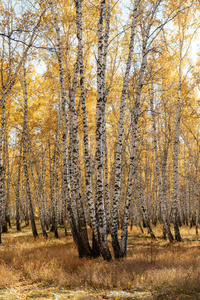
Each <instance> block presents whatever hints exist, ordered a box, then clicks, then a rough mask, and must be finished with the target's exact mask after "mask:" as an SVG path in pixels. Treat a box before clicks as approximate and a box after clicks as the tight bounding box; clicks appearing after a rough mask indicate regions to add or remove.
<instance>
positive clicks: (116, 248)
mask: <svg viewBox="0 0 200 300" xmlns="http://www.w3.org/2000/svg"><path fill="white" fill-rule="evenodd" d="M139 3H140V0H136V1H135V3H134V9H133V20H132V25H131V37H130V43H129V54H128V60H127V63H126V71H125V77H124V82H123V89H122V95H121V103H120V116H119V124H118V140H117V146H116V152H115V183H114V198H113V202H112V212H111V215H112V225H111V235H112V246H113V250H114V255H115V258H119V257H120V246H119V242H118V236H117V219H118V203H119V195H120V182H121V150H122V141H123V133H124V116H125V113H124V112H125V100H126V93H127V88H128V81H129V75H130V69H131V61H132V56H133V48H134V40H135V29H136V23H137V17H138V5H139Z"/></svg>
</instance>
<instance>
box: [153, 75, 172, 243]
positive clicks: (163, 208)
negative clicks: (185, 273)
mask: <svg viewBox="0 0 200 300" xmlns="http://www.w3.org/2000/svg"><path fill="white" fill-rule="evenodd" d="M153 93H154V90H153V78H152V74H151V88H150V107H151V115H152V121H153V140H154V151H155V162H156V173H157V178H158V186H159V198H160V204H161V211H162V219H163V223H164V227H165V230H166V232H167V236H168V239H169V241H170V242H172V241H173V239H174V238H173V235H172V233H171V230H170V225H169V220H168V218H167V209H166V202H165V198H164V196H163V187H162V180H161V170H160V169H161V168H160V162H159V158H158V145H157V133H156V116H155V110H154V99H153V97H154V95H153Z"/></svg>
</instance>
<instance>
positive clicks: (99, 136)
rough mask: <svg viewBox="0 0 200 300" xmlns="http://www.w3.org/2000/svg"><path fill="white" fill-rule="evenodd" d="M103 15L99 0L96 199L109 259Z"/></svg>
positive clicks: (102, 241)
mask: <svg viewBox="0 0 200 300" xmlns="http://www.w3.org/2000/svg"><path fill="white" fill-rule="evenodd" d="M104 17H105V0H101V4H100V15H99V22H98V31H97V36H98V60H97V105H96V173H97V174H96V175H97V181H96V201H97V209H98V219H99V233H100V249H101V254H102V256H103V258H104V259H105V260H107V261H109V260H110V259H111V253H110V250H109V247H108V242H107V226H106V216H105V208H104V200H103V152H102V151H103V140H102V138H103V135H102V124H103V112H102V107H103V95H104V86H103V21H104Z"/></svg>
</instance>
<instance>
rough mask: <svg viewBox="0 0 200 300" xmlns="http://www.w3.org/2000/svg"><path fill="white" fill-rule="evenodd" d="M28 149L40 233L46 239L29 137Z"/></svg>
mask: <svg viewBox="0 0 200 300" xmlns="http://www.w3.org/2000/svg"><path fill="white" fill-rule="evenodd" d="M28 149H29V162H30V167H31V173H32V178H33V183H34V187H35V193H36V200H37V205H38V209H39V218H40V222H41V226H42V233H43V236H45V237H48V235H47V232H46V229H45V218H44V212H43V209H42V205H41V199H40V196H39V192H38V188H37V183H36V180H35V175H34V171H33V163H32V160H31V146H30V140H29V137H28Z"/></svg>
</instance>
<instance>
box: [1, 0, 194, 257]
mask: <svg viewBox="0 0 200 300" xmlns="http://www.w3.org/2000/svg"><path fill="white" fill-rule="evenodd" d="M4 2H5V3H2V4H1V11H2V17H1V21H2V22H1V23H2V24H0V39H1V44H0V57H1V62H0V84H1V98H0V99H1V101H0V105H1V108H0V114H1V120H0V121H1V129H0V228H1V230H0V242H1V233H4V232H7V231H9V228H8V227H9V226H16V230H17V231H21V230H22V224H23V223H25V225H26V226H28V223H29V221H30V223H31V228H32V233H33V236H34V237H37V236H38V235H39V234H40V227H41V231H42V234H43V236H44V237H45V238H48V236H49V234H50V232H51V231H52V232H53V234H54V236H55V238H59V234H60V230H61V229H62V228H64V229H63V230H64V232H65V236H66V239H67V238H68V234H69V232H70V233H71V234H72V237H73V240H74V243H75V245H76V248H77V251H78V255H79V257H99V256H102V258H103V259H104V260H106V261H110V260H111V259H113V258H115V259H118V258H122V257H126V255H127V249H128V244H129V239H128V237H129V232H130V230H134V228H135V227H134V226H139V228H140V230H141V234H144V235H149V236H150V238H151V239H152V240H153V239H155V238H157V236H156V234H155V232H156V230H155V226H158V227H159V226H160V227H161V228H162V231H163V236H162V238H166V237H167V238H168V240H169V242H170V243H171V242H172V241H173V240H174V239H176V240H177V241H181V240H182V238H181V226H184V225H185V226H190V227H192V226H195V228H196V234H197V235H198V228H199V223H200V215H199V214H200V203H199V136H200V135H199V108H198V103H199V99H198V97H199V94H198V86H199V76H198V74H199V66H200V64H199V57H198V58H197V62H195V63H194V62H193V60H192V59H191V53H192V52H191V51H192V47H191V45H192V42H193V40H195V38H197V36H198V33H199V24H198V21H194V15H195V14H196V13H197V11H198V9H199V7H198V4H196V3H194V2H193V1H178V2H177V3H174V1H170V0H156V1H146V0H134V1H130V2H127V5H125V2H124V1H112V0H99V1H95V2H94V3H91V1H87V0H74V1H61V0H58V1H53V0H52V1H49V0H48V1H46V0H44V1H37V0H35V1H34V4H35V5H33V6H31V4H30V3H29V4H27V6H22V7H21V8H20V7H19V6H18V5H19V4H17V3H16V6H13V8H12V9H11V6H10V4H9V3H11V2H12V1H10V2H9V1H4ZM8 2H9V3H8ZM30 2H31V1H30ZM20 9H21V10H20ZM19 11H20V13H19ZM30 20H34V21H30ZM189 28H190V29H189ZM13 224H15V225H13ZM8 225H9V226H8ZM172 227H174V233H172V229H171V228H172Z"/></svg>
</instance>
